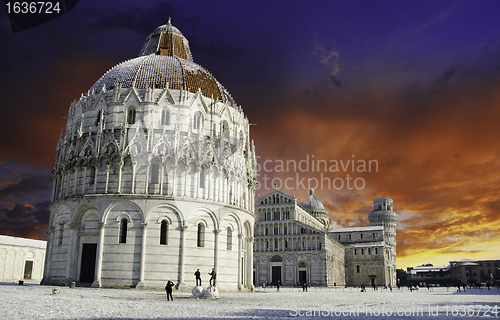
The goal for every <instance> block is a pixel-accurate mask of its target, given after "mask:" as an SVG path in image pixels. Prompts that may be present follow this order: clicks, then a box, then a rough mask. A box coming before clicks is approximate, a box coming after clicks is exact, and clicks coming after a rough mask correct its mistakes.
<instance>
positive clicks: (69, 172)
mask: <svg viewBox="0 0 500 320" xmlns="http://www.w3.org/2000/svg"><path fill="white" fill-rule="evenodd" d="M67 176H68V182H67V183H66V197H68V195H69V185H70V184H71V169H69V170H68V174H67Z"/></svg>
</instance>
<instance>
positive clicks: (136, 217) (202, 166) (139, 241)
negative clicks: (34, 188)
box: [42, 20, 256, 291]
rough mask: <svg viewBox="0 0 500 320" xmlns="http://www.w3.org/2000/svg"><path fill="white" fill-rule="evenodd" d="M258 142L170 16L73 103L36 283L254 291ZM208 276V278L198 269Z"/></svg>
mask: <svg viewBox="0 0 500 320" xmlns="http://www.w3.org/2000/svg"><path fill="white" fill-rule="evenodd" d="M255 167H256V158H255V147H254V144H253V141H252V140H251V139H250V136H249V122H248V118H247V117H246V116H245V114H244V112H243V110H242V108H241V106H239V105H238V104H236V103H235V101H234V99H233V98H232V96H231V95H230V94H229V92H228V91H227V90H226V89H225V88H224V87H223V86H222V85H221V84H220V83H219V82H218V81H217V80H216V79H215V78H214V76H213V75H212V74H211V73H210V72H209V71H207V70H206V69H205V68H203V67H201V66H200V65H198V64H196V63H195V62H194V61H193V57H192V55H191V51H190V47H189V42H188V40H187V39H186V38H185V37H184V35H183V34H182V33H181V32H180V31H179V30H178V29H177V28H175V27H174V26H172V24H171V22H170V20H169V22H168V23H167V24H165V25H162V26H160V27H158V28H157V29H156V30H154V31H153V32H152V33H151V34H150V35H149V36H148V37H147V38H146V41H145V43H144V45H143V47H142V50H141V51H140V54H139V56H138V57H136V58H132V59H130V60H127V61H124V62H122V63H120V64H118V65H116V66H115V67H113V68H111V69H110V70H109V71H108V72H106V73H105V74H104V75H103V76H102V77H101V78H100V79H99V80H97V82H95V84H94V85H93V86H92V87H91V88H90V89H89V91H88V92H87V93H85V94H82V96H81V97H80V98H79V99H78V100H75V101H73V103H71V106H70V108H69V114H68V120H67V124H66V127H65V128H64V131H62V132H61V137H60V139H59V143H58V145H57V150H56V159H55V164H54V169H53V192H52V203H51V205H50V212H51V214H50V220H49V230H48V239H47V250H46V259H45V270H44V276H43V280H42V284H53V285H61V284H65V285H67V284H70V283H72V282H75V283H76V285H82V286H93V287H136V288H163V287H164V286H165V282H166V281H167V280H171V281H173V282H174V283H175V285H176V287H177V288H178V289H183V288H185V289H189V290H190V289H191V288H192V286H194V276H193V273H194V272H195V271H196V270H197V269H200V271H201V272H202V279H203V280H204V283H203V285H208V275H207V273H208V272H210V271H211V270H212V268H215V270H216V271H217V273H218V277H217V280H218V282H217V287H218V288H220V289H222V290H229V291H236V290H253V281H252V276H253V275H252V271H253V234H254V223H255V215H254V211H255V209H254V198H255V186H256V177H255ZM203 275H205V276H203Z"/></svg>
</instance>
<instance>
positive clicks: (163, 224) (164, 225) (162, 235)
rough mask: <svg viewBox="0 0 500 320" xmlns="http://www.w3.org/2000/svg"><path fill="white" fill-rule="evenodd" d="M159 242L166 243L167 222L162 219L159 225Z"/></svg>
mask: <svg viewBox="0 0 500 320" xmlns="http://www.w3.org/2000/svg"><path fill="white" fill-rule="evenodd" d="M160 244H164V245H167V244H168V222H167V220H163V221H162V222H161V226H160Z"/></svg>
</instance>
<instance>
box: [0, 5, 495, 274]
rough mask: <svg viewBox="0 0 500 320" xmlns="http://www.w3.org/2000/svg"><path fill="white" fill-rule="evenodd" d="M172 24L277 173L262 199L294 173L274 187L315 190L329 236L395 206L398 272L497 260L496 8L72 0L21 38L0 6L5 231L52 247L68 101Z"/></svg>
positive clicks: (0, 227) (0, 204)
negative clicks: (57, 159)
mask: <svg viewBox="0 0 500 320" xmlns="http://www.w3.org/2000/svg"><path fill="white" fill-rule="evenodd" d="M169 16H171V17H172V24H173V25H174V26H176V27H177V28H179V29H180V30H181V31H182V33H183V34H184V35H185V36H186V38H187V39H188V40H189V42H190V46H191V51H192V53H193V58H194V61H195V62H197V63H198V64H200V65H202V66H203V67H205V68H207V69H208V70H210V71H211V72H212V74H213V75H214V76H215V77H216V78H217V79H218V80H219V81H220V82H221V83H222V84H223V85H224V86H225V87H226V88H227V89H228V90H229V92H231V94H232V95H233V97H234V99H235V100H236V102H237V103H239V104H241V106H242V107H243V110H244V112H245V113H246V115H247V116H248V117H249V119H250V122H251V123H253V124H256V126H252V127H251V135H252V138H253V139H254V140H255V145H256V150H257V154H258V156H259V164H260V165H261V166H262V165H263V164H264V162H265V161H266V160H267V161H268V162H267V163H266V164H267V166H266V168H267V169H271V170H269V171H270V172H264V169H263V168H262V170H260V172H259V174H260V176H259V182H260V185H259V189H258V190H257V193H258V194H261V195H264V194H266V193H267V192H269V191H270V190H271V189H272V182H271V181H272V179H274V181H275V182H284V181H285V179H287V178H290V179H289V180H287V181H288V184H287V185H286V186H285V185H279V186H278V187H280V190H282V191H284V192H286V193H289V194H292V193H293V192H294V191H295V195H296V196H297V198H298V199H299V202H301V201H303V202H307V190H308V187H309V185H310V186H312V187H315V190H316V192H315V195H316V196H317V197H318V198H319V199H320V200H322V201H323V203H324V204H325V206H326V207H327V208H328V210H329V211H330V214H331V218H332V224H333V225H336V226H338V227H352V226H367V225H368V213H369V212H370V211H371V209H372V207H373V204H372V199H373V198H375V197H380V196H387V197H391V198H393V199H394V207H395V211H396V212H397V213H398V216H399V224H398V234H397V242H398V243H397V265H398V268H401V267H407V266H417V265H421V264H423V263H433V264H434V265H447V264H448V262H449V261H450V260H461V259H464V258H469V259H500V214H499V211H500V18H499V17H500V1H498V0H491V1H487V0H471V1H444V0H442V1H434V0H432V1H427V0H418V1H399V0H394V1H382V0H366V1H361V0H348V1H347V0H346V1H339V0H331V1H314V0H313V1H304V0H300V1H207V0H205V1H190V0H182V1H125V0H113V1H90V0H80V2H79V4H78V5H77V6H76V7H75V8H74V9H73V10H72V11H70V12H69V13H67V14H65V15H63V16H62V17H60V18H58V19H56V20H53V21H51V22H48V23H46V24H43V25H41V26H38V27H35V28H32V29H28V30H25V31H22V32H17V33H12V31H11V29H10V26H9V23H8V20H7V18H6V15H5V9H4V8H1V9H0V19H1V20H0V37H1V38H0V43H1V49H0V61H1V72H0V101H1V102H0V108H1V118H0V119H1V121H2V125H1V126H0V136H1V139H0V234H5V235H11V236H20V237H31V238H37V239H45V238H46V229H47V222H48V218H49V210H48V205H49V203H50V195H51V191H52V177H51V170H52V165H53V162H54V156H55V148H56V144H57V141H58V138H59V134H60V131H61V128H62V127H64V126H65V122H66V120H65V119H64V118H63V117H66V116H67V114H68V109H69V106H70V104H71V102H72V101H73V100H74V99H78V98H79V97H80V95H81V94H82V93H85V92H87V90H88V89H89V88H90V87H91V86H92V84H93V83H94V82H95V81H96V80H97V79H98V78H99V77H100V76H101V75H103V74H104V73H105V72H106V71H107V70H108V69H110V68H112V67H113V66H114V65H116V64H118V63H120V62H122V61H124V60H126V59H130V58H134V57H136V56H137V54H138V53H139V50H140V49H141V47H142V45H143V43H144V40H145V38H146V37H147V36H148V35H149V34H150V33H151V32H152V31H153V30H154V29H155V28H156V27H157V26H159V25H162V24H165V23H166V22H167V20H168V17H169ZM313 158H314V161H316V160H325V161H326V162H327V163H328V164H329V165H328V168H326V169H327V170H325V168H324V166H322V167H321V168H320V172H317V171H318V170H317V168H315V170H314V172H312V171H313V170H312V167H311V163H312V159H313ZM307 159H309V162H308V164H309V168H306V170H304V171H307V172H299V168H297V170H294V168H293V167H291V168H289V171H288V172H282V171H283V170H281V169H282V168H280V167H278V168H276V166H277V165H279V163H280V161H283V162H285V163H286V162H287V161H288V162H289V163H292V161H295V162H296V163H297V164H299V162H300V161H302V160H303V163H302V164H303V166H302V168H304V167H305V164H306V162H305V160H307ZM353 160H354V161H355V163H356V166H355V167H354V169H355V170H354V171H353V170H352V166H351V164H352V162H349V166H348V167H346V170H345V171H344V170H343V168H342V166H341V164H340V162H341V161H342V163H343V164H344V165H345V164H347V161H353ZM370 160H375V161H376V163H378V167H375V166H372V168H371V169H372V170H371V172H363V171H362V170H358V164H361V163H362V162H363V161H365V162H366V163H368V161H370ZM335 161H337V162H338V163H339V167H338V168H339V171H340V172H331V171H333V170H330V168H332V167H331V165H332V164H333V163H335ZM372 163H375V162H372ZM285 169H286V168H285ZM361 169H362V168H361ZM366 169H367V170H368V167H367V168H366ZM358 171H362V172H358ZM347 175H349V178H350V179H352V181H351V185H350V188H348V187H347V184H346V183H345V182H346V181H347V180H346V179H347ZM264 178H269V180H268V181H267V185H266V183H265V181H264ZM335 178H338V179H337V180H336V181H337V184H336V187H335V186H332V184H331V183H330V184H329V185H326V183H325V184H324V185H323V186H321V185H315V184H316V181H321V179H323V181H334V179H335ZM354 179H358V180H357V183H358V184H357V186H358V188H355V187H353V182H354ZM341 180H342V181H344V186H343V188H342V187H341V185H340V182H341ZM361 183H363V185H362V184H361ZM308 184H309V185H308ZM362 186H363V188H361V187H362ZM266 187H267V188H266Z"/></svg>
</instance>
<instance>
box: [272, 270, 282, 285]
mask: <svg viewBox="0 0 500 320" xmlns="http://www.w3.org/2000/svg"><path fill="white" fill-rule="evenodd" d="M272 272H273V273H272V276H273V277H272V279H271V284H272V285H274V286H275V285H277V284H278V281H279V283H280V284H281V266H273V267H272Z"/></svg>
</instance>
